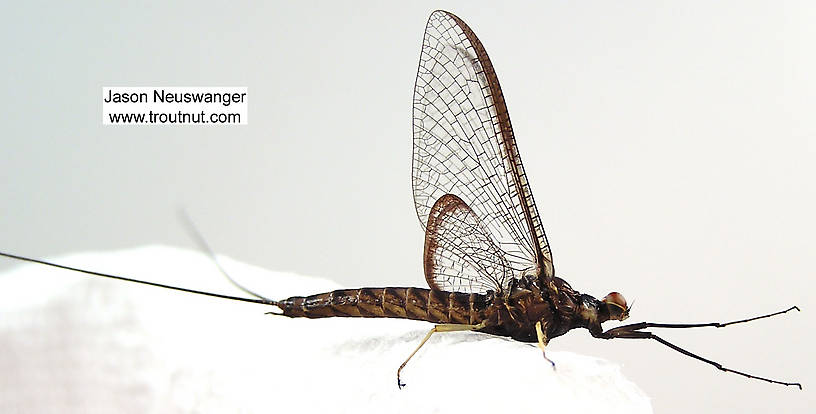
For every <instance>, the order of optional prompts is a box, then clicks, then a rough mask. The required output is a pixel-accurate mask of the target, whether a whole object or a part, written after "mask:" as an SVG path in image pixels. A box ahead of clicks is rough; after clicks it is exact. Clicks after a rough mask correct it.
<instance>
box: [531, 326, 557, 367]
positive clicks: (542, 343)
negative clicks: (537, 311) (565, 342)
mask: <svg viewBox="0 0 816 414" xmlns="http://www.w3.org/2000/svg"><path fill="white" fill-rule="evenodd" d="M535 329H536V335H537V336H538V347H539V348H541V355H543V356H544V359H546V360H547V362H549V363H550V364H552V367H553V370H555V362H553V360H551V359H549V358H547V351H545V350H544V347H546V346H547V342H549V341H548V340H547V335H546V334H544V331H543V330H542V329H541V321H538V322H536V324H535Z"/></svg>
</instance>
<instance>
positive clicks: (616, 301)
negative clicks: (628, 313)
mask: <svg viewBox="0 0 816 414" xmlns="http://www.w3.org/2000/svg"><path fill="white" fill-rule="evenodd" d="M603 302H604V303H606V304H608V305H615V306H617V307H619V308H621V309H623V310H626V299H624V298H623V295H621V294H620V293H618V292H612V293H610V294H608V295H606V296H605V297H604V298H603Z"/></svg>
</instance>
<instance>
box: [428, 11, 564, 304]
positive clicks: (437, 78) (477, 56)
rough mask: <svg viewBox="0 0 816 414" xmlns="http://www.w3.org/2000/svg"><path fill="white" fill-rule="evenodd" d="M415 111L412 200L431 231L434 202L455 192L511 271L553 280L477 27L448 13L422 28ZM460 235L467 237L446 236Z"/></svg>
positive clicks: (466, 280)
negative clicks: (474, 31)
mask: <svg viewBox="0 0 816 414" xmlns="http://www.w3.org/2000/svg"><path fill="white" fill-rule="evenodd" d="M413 117H414V154H413V174H412V175H413V190H414V204H415V207H416V210H417V216H418V217H419V221H420V223H421V224H422V226H423V227H424V228H425V229H426V233H427V231H428V227H427V224H428V222H429V217H430V214H431V211H432V209H433V206H434V203H435V202H436V201H437V200H439V199H440V198H441V197H442V196H444V195H445V194H453V195H456V196H457V197H459V199H461V200H462V201H463V203H464V204H465V205H466V206H469V210H470V211H471V212H472V213H473V215H474V216H475V217H476V219H477V221H478V222H479V223H480V224H479V226H480V228H483V229H485V232H486V233H488V234H489V235H490V239H491V240H493V242H494V244H495V247H497V248H498V249H499V252H500V253H498V254H500V255H501V256H502V258H503V260H504V261H505V262H507V263H508V264H509V268H510V269H511V270H512V273H513V274H514V275H516V276H517V275H519V274H520V272H535V273H536V274H538V275H540V276H541V277H543V278H544V279H545V281H549V279H550V278H551V277H552V276H553V273H554V271H553V266H552V256H551V254H550V248H549V244H548V243H547V238H546V235H545V234H544V230H543V228H542V226H541V220H540V218H539V215H538V211H537V209H536V206H535V202H534V201H533V195H532V193H531V191H530V187H529V184H528V182H527V177H526V175H525V174H524V167H523V166H522V163H521V158H520V157H519V154H518V148H517V147H516V141H515V138H514V136H513V129H512V127H511V125H510V118H509V115H508V113H507V107H506V105H505V103H504V98H503V95H502V92H501V87H500V86H499V81H498V78H497V77H496V73H495V71H494V70H493V65H492V64H491V63H490V58H489V57H488V56H487V53H486V52H485V49H484V46H482V43H481V42H480V41H479V39H478V38H477V37H476V35H475V34H474V33H473V31H472V30H471V29H470V28H469V27H468V26H467V25H466V24H465V23H464V22H463V21H462V20H461V19H459V18H458V17H456V16H454V15H452V14H450V13H447V12H444V11H436V12H434V13H433V14H431V17H430V19H429V20H428V25H427V26H426V28H425V36H424V39H423V43H422V52H421V54H420V59H419V70H418V72H417V80H416V86H415V88H414V114H413ZM467 228H468V227H467V226H462V227H461V228H459V231H465V230H466V229H467ZM435 237H441V236H439V235H437V236H435ZM456 237H460V238H461V237H465V238H466V235H464V234H458V235H457V234H454V233H452V232H448V233H445V236H444V238H445V239H447V238H456ZM477 241H479V240H478V238H476V239H469V242H472V243H476V242H477ZM471 248H473V249H476V248H477V246H471ZM491 249H492V247H488V248H487V250H491ZM426 253H427V252H426ZM451 258H457V256H451ZM425 260H426V262H427V261H428V260H430V259H429V258H428V257H427V256H426V257H425ZM485 270H486V269H485ZM482 273H484V272H476V273H475V274H466V275H462V276H459V277H460V278H462V279H463V280H462V281H461V282H460V281H453V280H454V279H456V277H457V276H455V275H450V280H452V281H453V282H450V283H448V282H445V283H442V284H444V285H446V286H447V285H451V286H454V285H462V286H464V285H466V284H468V283H471V281H470V279H472V278H477V277H478V276H477V275H478V274H482ZM501 277H504V276H501ZM434 280H436V279H434ZM429 281H430V280H429ZM484 282H485V283H484V284H485V285H490V284H492V283H493V281H492V280H485V281H484ZM431 287H434V286H433V285H431ZM466 291H467V290H466Z"/></svg>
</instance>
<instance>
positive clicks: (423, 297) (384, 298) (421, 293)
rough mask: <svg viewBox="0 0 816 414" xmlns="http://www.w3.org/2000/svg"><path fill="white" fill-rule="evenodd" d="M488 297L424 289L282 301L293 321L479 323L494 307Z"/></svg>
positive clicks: (337, 292)
mask: <svg viewBox="0 0 816 414" xmlns="http://www.w3.org/2000/svg"><path fill="white" fill-rule="evenodd" d="M490 302H491V301H490V300H489V298H488V296H486V295H482V294H478V293H458V292H445V291H439V290H430V289H422V288H414V287H409V288H404V287H387V288H362V289H342V290H335V291H332V292H327V293H320V294H317V295H311V296H293V297H291V298H288V299H284V300H281V301H278V306H279V307H280V308H281V309H282V310H283V314H284V315H285V316H289V317H292V318H297V317H304V318H328V317H333V316H341V317H342V316H345V317H361V318H404V319H415V320H421V321H429V322H434V323H462V324H472V325H475V324H478V323H480V322H481V321H482V320H484V319H485V310H486V309H487V308H488V307H489V306H490V304H491V303H490Z"/></svg>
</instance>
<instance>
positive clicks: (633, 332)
mask: <svg viewBox="0 0 816 414" xmlns="http://www.w3.org/2000/svg"><path fill="white" fill-rule="evenodd" d="M738 322H741V321H738ZM637 325H642V324H634V325H627V326H621V327H618V328H614V329H610V330H608V331H606V332H604V333H603V337H604V338H606V339H612V338H627V339H654V340H655V341H657V342H660V343H661V344H663V345H666V346H667V347H669V348H671V349H673V350H675V351H677V352H679V353H681V354H683V355H685V356H688V357H692V358H694V359H696V360H698V361H702V362H705V363H706V364H709V365H712V366H714V367H715V368H717V369H719V370H720V371H724V372H731V373H734V374H737V375H742V376H743V377H747V378H752V379H756V380H760V381H765V382H770V383H773V384H781V385H794V386H796V387H799V389H800V390H801V389H802V384H800V383H798V382H784V381H777V380H774V379H770V378H765V377H758V376H756V375H751V374H748V373H746V372H742V371H737V370H733V369H731V368H726V367H724V366H722V364H720V363H719V362H715V361H712V360H710V359H707V358H703V357H701V356H699V355H697V354H694V353H692V352H690V351H687V350H685V349H683V348H680V347H679V346H677V345H675V344H673V343H671V342H669V341H667V340H665V339H663V338H661V337H659V336H657V335H655V334H653V333H651V332H647V331H639V330H637V329H643V328H634V329H621V328H627V327H628V326H637ZM706 326H707V325H706Z"/></svg>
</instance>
